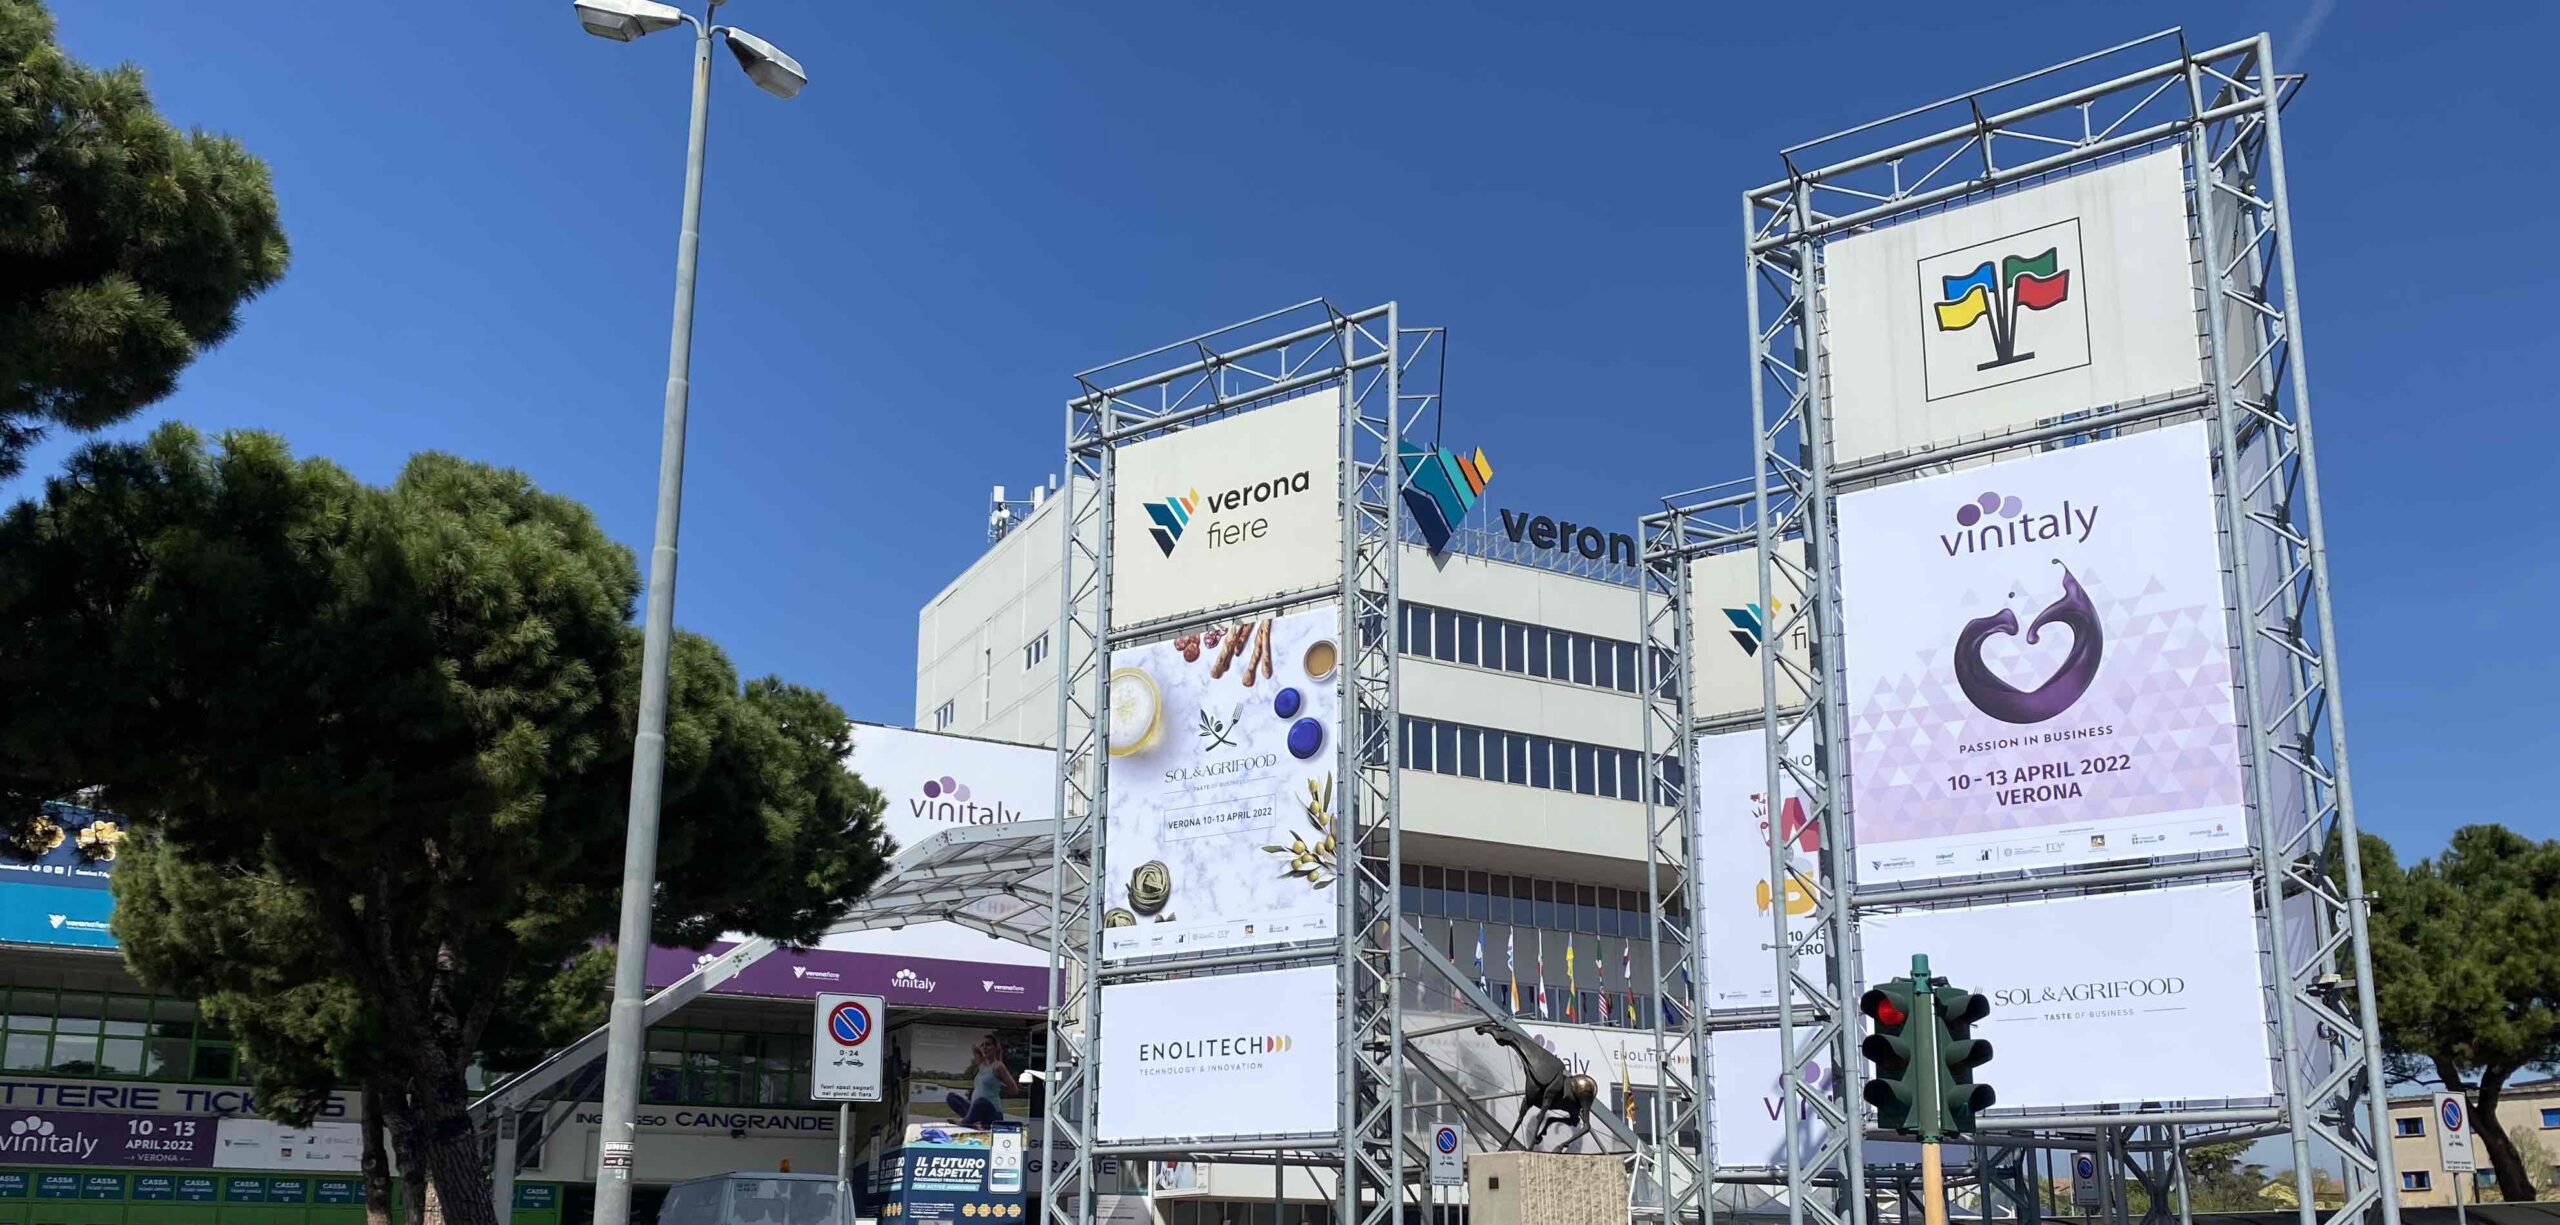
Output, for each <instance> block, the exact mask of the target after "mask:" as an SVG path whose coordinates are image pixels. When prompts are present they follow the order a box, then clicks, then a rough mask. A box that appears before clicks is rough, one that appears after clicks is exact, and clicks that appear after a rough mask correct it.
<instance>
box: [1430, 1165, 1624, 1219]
mask: <svg viewBox="0 0 2560 1225" xmlns="http://www.w3.org/2000/svg"><path fill="white" fill-rule="evenodd" d="M1467 1206H1468V1212H1467V1219H1468V1221H1469V1222H1471V1225H1625V1222H1626V1219H1627V1162H1626V1159H1625V1158H1624V1157H1612V1156H1609V1155H1608V1154H1605V1153H1475V1154H1472V1155H1470V1156H1469V1157H1468V1158H1467Z"/></svg>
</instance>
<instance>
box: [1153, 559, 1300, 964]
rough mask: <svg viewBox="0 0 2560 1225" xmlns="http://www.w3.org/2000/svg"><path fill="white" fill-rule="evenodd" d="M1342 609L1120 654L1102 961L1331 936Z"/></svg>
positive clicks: (1220, 629) (1230, 626) (1252, 621)
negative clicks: (1335, 764) (1336, 739)
mask: <svg viewBox="0 0 2560 1225" xmlns="http://www.w3.org/2000/svg"><path fill="white" fill-rule="evenodd" d="M1341 625H1342V606H1341V605H1339V604H1323V605H1319V606H1316V607H1313V608H1308V609H1305V610H1302V611H1299V612H1293V613H1286V614H1282V615H1278V616H1271V617H1258V618H1248V619H1244V620H1239V621H1234V622H1229V623H1227V624H1224V625H1218V626H1212V627H1210V628H1207V629H1204V630H1200V631H1196V632H1193V633H1188V634H1184V635H1182V636H1180V637H1178V638H1173V639H1170V640H1167V641H1164V642H1156V643H1149V644H1146V645H1143V646H1136V647H1126V648H1123V649H1120V650H1117V651H1113V652H1112V653H1111V661H1110V666H1111V678H1110V679H1111V709H1110V712H1109V718H1108V719H1107V720H1106V727H1105V734H1106V738H1107V739H1108V741H1109V743H1110V760H1109V764H1108V765H1107V766H1106V767H1105V778H1106V779H1107V781H1108V782H1109V785H1110V791H1109V795H1110V814H1109V817H1108V818H1107V823H1108V829H1107V831H1106V832H1107V835H1108V840H1107V842H1106V843H1105V845H1104V850H1103V860H1104V863H1103V872H1102V876H1103V882H1102V883H1103V888H1104V889H1105V891H1106V901H1105V903H1104V905H1105V907H1106V909H1105V911H1104V914H1103V919H1102V923H1103V928H1104V930H1103V933H1102V956H1103V960H1105V961H1115V962H1116V961H1122V960H1126V959H1129V958H1133V957H1170V956H1178V955H1182V954H1189V953H1202V952H1210V951H1215V950H1219V949H1232V948H1243V947H1248V946H1254V945H1291V944H1305V943H1310V942H1315V941H1323V940H1330V939H1332V938H1333V937H1334V934H1335V930H1336V928H1337V927H1338V926H1339V925H1338V924H1337V923H1336V922H1335V919H1334V916H1335V914H1336V913H1337V912H1338V910H1339V908H1340V905H1341V895H1340V894H1339V893H1337V892H1335V889H1336V888H1337V885H1336V880H1337V878H1338V877H1339V875H1340V867H1339V860H1338V858H1337V856H1338V854H1339V851H1340V848H1339V847H1338V846H1337V845H1336V843H1335V837H1334V819H1335V814H1336V813H1337V812H1339V811H1340V810H1341V804H1342V799H1343V797H1342V795H1341V791H1342V787H1341V783H1340V780H1338V779H1336V778H1335V777H1334V769H1333V768H1334V763H1335V761H1336V760H1337V758H1336V756H1335V743H1334V742H1335V738H1336V737H1337V736H1338V735H1339V734H1340V730H1341V723H1340V700H1339V691H1340V676H1339V673H1340V668H1341V662H1342V658H1343V653H1342V649H1341V645H1340V644H1339V643H1337V642H1336V641H1335V638H1336V636H1337V635H1338V634H1339V633H1340V630H1341Z"/></svg>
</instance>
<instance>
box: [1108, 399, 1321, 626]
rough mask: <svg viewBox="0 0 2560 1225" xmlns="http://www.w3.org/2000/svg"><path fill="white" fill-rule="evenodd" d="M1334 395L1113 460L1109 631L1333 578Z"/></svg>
mask: <svg viewBox="0 0 2560 1225" xmlns="http://www.w3.org/2000/svg"><path fill="white" fill-rule="evenodd" d="M1341 457H1342V393H1341V391H1340V390H1339V389H1338V388H1326V389H1325V390H1322V391H1318V392H1315V393H1312V394H1309V395H1303V396H1299V397H1297V398H1296V399H1292V400H1283V401H1281V402H1279V403H1277V404H1273V405H1270V406H1269V407H1266V408H1257V409H1254V410H1253V411H1251V412H1247V413H1239V414H1237V415H1235V416H1232V417H1227V418H1224V419H1221V420H1218V421H1212V422H1209V423H1208V424H1206V425H1195V426H1192V427H1190V428H1188V429H1184V430H1180V431H1178V432H1175V433H1172V434H1167V435H1165V436H1163V437H1161V438H1152V439H1149V440H1147V441H1145V442H1138V443H1131V444H1129V445H1128V446H1125V447H1122V448H1120V450H1119V451H1118V452H1117V453H1116V454H1114V455H1113V456H1112V463H1113V465H1114V471H1113V473H1112V489H1113V492H1112V502H1113V505H1112V507H1111V541H1112V551H1111V620H1112V623H1113V624H1115V625H1137V624H1139V623H1141V622H1147V621H1158V620H1162V619H1164V618H1166V617H1175V616H1180V615H1182V614H1185V613H1195V612H1205V611H1208V610H1210V609H1216V608H1225V607H1228V606H1230V605H1235V604H1243V603H1246V602H1248V601H1252V600H1258V599H1262V598H1263V597H1265V596H1272V595H1278V594H1281V593H1283V592H1290V591H1306V590H1309V589H1311V588H1315V587H1320V586H1324V585H1326V584H1329V583H1333V582H1336V581H1338V580H1339V579H1340V578H1341V577H1342V484H1341V481H1342V476H1341V471H1342V460H1341Z"/></svg>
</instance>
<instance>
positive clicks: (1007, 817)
mask: <svg viewBox="0 0 2560 1225" xmlns="http://www.w3.org/2000/svg"><path fill="white" fill-rule="evenodd" d="M923 791H924V794H923V795H921V796H910V797H908V799H907V815H909V816H912V817H914V818H915V819H917V820H919V821H940V822H942V823H944V824H946V825H1007V824H1010V823H1012V822H1015V821H1019V820H1021V819H1022V810H1020V809H1018V808H1014V807H1012V806H1010V805H1008V804H1006V803H1005V802H1004V801H1002V800H998V801H996V802H994V803H991V804H988V803H978V802H976V801H973V800H971V799H970V798H969V785H968V784H966V783H963V782H960V781H958V780H956V779H954V778H952V777H951V776H950V775H948V774H945V775H943V776H942V777H940V778H928V779H926V780H924V787H923Z"/></svg>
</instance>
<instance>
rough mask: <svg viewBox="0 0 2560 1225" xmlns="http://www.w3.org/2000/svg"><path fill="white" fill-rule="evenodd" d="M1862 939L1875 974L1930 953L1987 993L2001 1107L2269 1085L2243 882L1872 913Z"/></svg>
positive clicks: (2204, 1094)
mask: <svg viewBox="0 0 2560 1225" xmlns="http://www.w3.org/2000/svg"><path fill="white" fill-rule="evenodd" d="M1860 943H1861V945H1862V946H1863V947H1862V949H1861V956H1862V957H1863V959H1864V960H1863V964H1864V966H1865V968H1866V978H1867V981H1868V983H1869V984H1872V983H1875V982H1881V981H1883V980H1884V979H1887V978H1891V977H1893V976H1894V975H1896V974H1899V973H1902V972H1904V971H1905V970H1906V969H1907V968H1908V967H1909V966H1910V965H1911V955H1912V954H1914V953H1927V954H1928V955H1929V969H1930V971H1931V972H1932V973H1935V974H1940V975H1944V976H1945V977H1946V979H1947V980H1948V981H1949V982H1952V983H1955V984H1956V985H1958V986H1961V987H1967V988H1970V989H1972V990H1974V991H1978V992H1980V993H1982V994H1983V995H1984V996H1986V997H1988V998H1989V999H1990V1001H1991V1016H1990V1017H1989V1019H1987V1020H1985V1021H1983V1022H1982V1023H1981V1024H1978V1025H1976V1026H1974V1029H1973V1033H1974V1036H1975V1037H1978V1038H1988V1039H1990V1040H1991V1048H1992V1050H1993V1052H1994V1055H1993V1062H1992V1064H1991V1066H1990V1069H1989V1070H1988V1071H1987V1072H1986V1073H1985V1074H1984V1079H1985V1080H1988V1081H1990V1082H1992V1083H1993V1084H1994V1085H1996V1086H1997V1087H1998V1089H1999V1091H2000V1103H1999V1105H2000V1109H2003V1110H2007V1109H2010V1108H2012V1107H2028V1108H2035V1109H2045V1108H2054V1107H2063V1106H2102V1105H2116V1104H2130V1103H2140V1102H2163V1103H2174V1102H2183V1101H2202V1100H2209V1099H2222V1098H2263V1097H2266V1096H2269V1095H2271V1094H2273V1093H2274V1092H2275V1082H2274V1072H2273V1067H2272V1065H2271V1063H2270V1062H2269V1056H2268V1041H2267V1036H2268V1034H2269V1032H2270V1030H2269V1027H2268V1020H2267V1011H2266V992H2265V982H2264V980H2263V978H2262V977H2261V975H2260V973H2259V959H2258V924H2257V915H2256V912H2255V910H2253V909H2252V907H2251V903H2250V896H2249V884H2248V882H2246V881H2236V882H2232V883H2228V884H2213V885H2183V886H2178V887H2175V888H2165V889H2145V890H2139V891H2135V892H2131V893H2104V894H2093V895H2089V896H2084V897H2072V898H2057V899H2052V900H2048V901H2034V902H2009V903H2004V904H2000V905H1994V906H1976V907H1970V908H1963V909H1955V910H1905V911H1899V912H1896V911H1874V912H1870V913H1869V914H1868V915H1867V916H1866V918H1865V920H1864V921H1863V923H1862V925H1861V928H1860ZM1861 989H1862V990H1863V989H1864V988H1863V987H1862V988H1861ZM1720 1067H1721V1065H1720Z"/></svg>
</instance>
